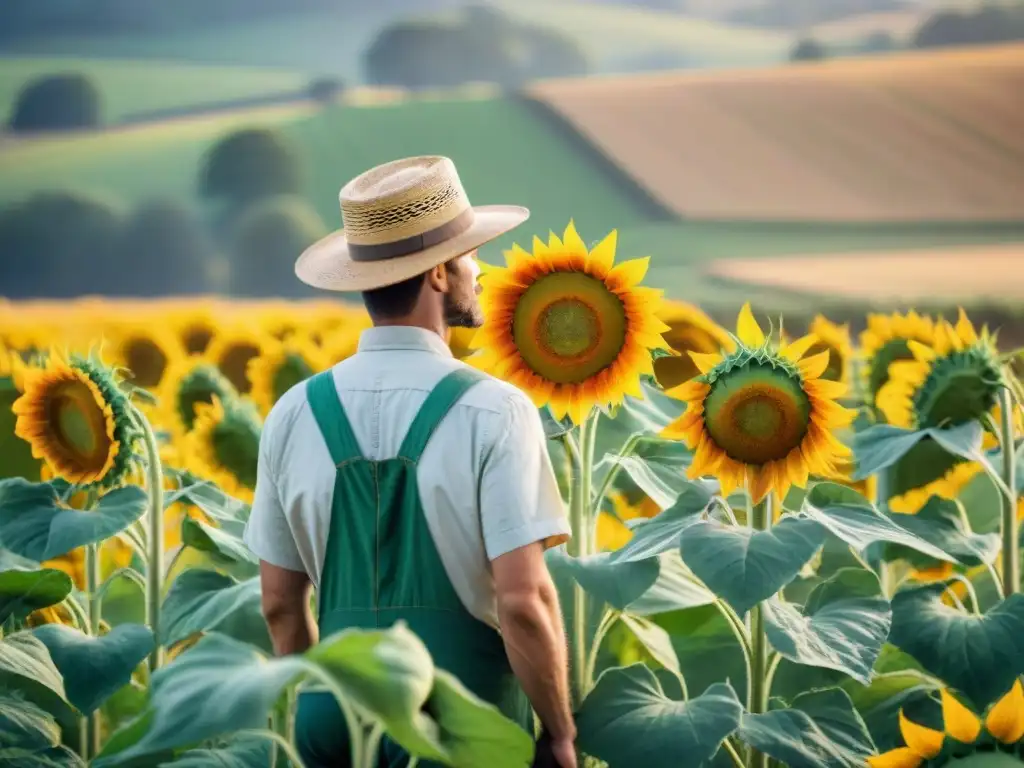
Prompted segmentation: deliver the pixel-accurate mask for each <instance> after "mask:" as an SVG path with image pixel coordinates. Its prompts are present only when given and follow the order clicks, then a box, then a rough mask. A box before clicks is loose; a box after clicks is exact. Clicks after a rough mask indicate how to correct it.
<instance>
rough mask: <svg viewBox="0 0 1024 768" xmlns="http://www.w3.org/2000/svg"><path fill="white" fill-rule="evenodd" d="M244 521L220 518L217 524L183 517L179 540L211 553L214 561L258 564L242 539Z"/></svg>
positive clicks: (187, 545) (188, 545) (257, 560)
mask: <svg viewBox="0 0 1024 768" xmlns="http://www.w3.org/2000/svg"><path fill="white" fill-rule="evenodd" d="M244 532H245V523H244V522H243V521H241V520H221V521H220V523H219V524H218V525H217V526H213V525H210V524H209V523H204V522H203V521H201V520H193V519H192V518H185V519H184V520H183V521H182V523H181V541H182V543H183V544H184V545H185V546H186V547H192V548H193V549H198V550H199V551H200V552H205V553H207V554H208V555H211V556H212V557H213V559H214V561H215V562H217V561H226V562H228V563H252V564H253V565H258V564H259V561H260V560H259V558H258V557H256V555H254V554H253V553H252V552H251V551H250V550H249V548H248V547H247V546H245V543H244V542H243V541H242V534H243V533H244Z"/></svg>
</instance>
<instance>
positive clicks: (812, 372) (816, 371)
mask: <svg viewBox="0 0 1024 768" xmlns="http://www.w3.org/2000/svg"><path fill="white" fill-rule="evenodd" d="M829 354H830V352H829V351H828V350H827V349H826V350H825V351H824V352H819V353H818V354H816V355H813V356H812V357H805V358H804V359H803V360H801V361H800V372H801V373H803V375H804V376H806V377H807V378H809V379H820V378H821V374H823V373H824V372H825V371H826V370H827V369H828V358H829Z"/></svg>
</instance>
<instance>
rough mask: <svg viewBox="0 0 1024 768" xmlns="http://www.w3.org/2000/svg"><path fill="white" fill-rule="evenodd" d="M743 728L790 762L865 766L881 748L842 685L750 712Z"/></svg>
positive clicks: (796, 766) (754, 741) (746, 737)
mask: <svg viewBox="0 0 1024 768" xmlns="http://www.w3.org/2000/svg"><path fill="white" fill-rule="evenodd" d="M739 732H740V738H741V739H743V741H745V742H746V743H747V744H750V745H751V746H753V747H754V748H755V749H757V750H758V751H760V752H762V753H763V754H766V755H768V756H769V757H773V758H775V759H776V760H779V761H781V762H782V764H783V765H786V766H788V767H789V768H861V766H863V765H865V758H866V757H867V756H868V755H871V754H874V752H875V745H874V743H873V742H872V740H871V736H870V734H869V733H868V730H867V726H865V724H864V721H863V720H862V719H861V717H860V715H858V714H857V711H856V710H855V709H854V708H853V704H852V702H851V701H850V697H849V696H848V695H847V694H846V692H844V691H842V690H840V689H838V688H831V689H827V690H822V691H812V692H809V693H805V694H803V695H801V696H798V697H797V698H796V699H795V700H794V701H793V705H792V707H791V708H790V709H776V710H773V711H771V712H767V713H765V714H762V715H751V714H747V713H744V715H743V717H742V719H741V721H740V729H739Z"/></svg>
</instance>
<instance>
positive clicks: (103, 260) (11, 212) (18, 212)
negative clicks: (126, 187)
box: [0, 191, 122, 298]
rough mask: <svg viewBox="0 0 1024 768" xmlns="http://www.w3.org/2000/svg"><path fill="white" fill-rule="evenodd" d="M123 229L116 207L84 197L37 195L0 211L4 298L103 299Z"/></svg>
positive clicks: (64, 193)
mask: <svg viewBox="0 0 1024 768" xmlns="http://www.w3.org/2000/svg"><path fill="white" fill-rule="evenodd" d="M121 223H122V213H121V210H120V208H119V206H118V205H116V204H114V203H113V202H111V201H109V200H106V199H105V198H102V197H99V196H97V195H92V194H88V193H83V192H72V191H52V192H39V193H36V194H34V195H32V196H31V197H29V198H27V199H25V200H22V201H20V202H18V203H15V204H13V205H10V206H8V207H7V208H5V209H4V210H3V211H0V286H2V290H3V295H5V296H10V297H21V298H30V297H51V298H68V297H73V296H80V295H83V294H90V293H97V294H104V293H106V292H107V288H108V287H109V284H110V280H111V277H112V270H111V263H112V256H113V253H114V248H115V246H116V244H117V240H118V237H119V235H120V231H121Z"/></svg>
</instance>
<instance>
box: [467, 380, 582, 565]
mask: <svg viewBox="0 0 1024 768" xmlns="http://www.w3.org/2000/svg"><path fill="white" fill-rule="evenodd" d="M497 424H498V425H500V426H499V427H498V428H497V429H495V430H494V432H493V433H491V434H489V435H488V437H489V443H490V445H489V446H488V447H489V452H488V453H487V455H486V457H485V459H484V462H483V468H482V472H481V477H480V519H481V521H482V524H483V535H484V545H485V547H486V549H487V557H488V559H490V560H494V559H495V558H497V557H499V556H501V555H503V554H505V553H507V552H511V551H512V550H514V549H518V548H519V547H523V546H526V545H527V544H531V543H533V542H535V541H543V542H545V546H546V547H553V546H557V545H558V544H561V543H563V542H565V541H568V539H569V537H570V535H571V533H572V529H571V528H570V526H569V518H568V513H567V510H566V509H565V504H564V502H563V501H562V495H561V492H560V491H559V488H558V480H557V479H556V478H555V471H554V468H553V467H552V465H551V457H550V455H549V454H548V449H547V437H546V436H545V434H544V426H543V425H542V424H541V420H540V413H539V412H538V411H537V408H536V406H534V405H533V403H532V402H530V400H529V399H528V398H527V397H526V396H525V395H523V394H521V393H517V394H514V395H509V396H508V397H507V398H506V400H505V409H504V414H503V417H502V418H501V419H499V420H498V421H497Z"/></svg>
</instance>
